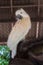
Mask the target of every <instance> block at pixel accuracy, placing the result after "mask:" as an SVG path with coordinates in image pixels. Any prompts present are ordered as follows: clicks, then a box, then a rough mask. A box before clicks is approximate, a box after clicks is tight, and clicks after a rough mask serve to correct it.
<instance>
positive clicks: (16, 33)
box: [7, 9, 31, 58]
mask: <svg viewBox="0 0 43 65" xmlns="http://www.w3.org/2000/svg"><path fill="white" fill-rule="evenodd" d="M18 11H19V14H20V12H23V13H22V16H23V18H22V19H21V20H19V21H17V22H16V23H15V25H14V27H13V28H12V30H11V32H10V34H9V37H8V41H7V45H8V47H9V48H10V50H11V51H12V58H14V56H15V55H16V50H17V45H18V43H19V42H20V41H21V40H22V39H24V38H25V36H26V35H27V33H28V32H29V30H30V29H31V20H30V17H29V15H28V14H27V13H26V12H25V11H24V10H23V9H20V10H17V11H16V15H17V14H18ZM24 14H25V15H24ZM20 15H21V14H20ZM26 16H27V17H26Z"/></svg>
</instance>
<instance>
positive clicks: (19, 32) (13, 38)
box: [7, 19, 27, 47]
mask: <svg viewBox="0 0 43 65" xmlns="http://www.w3.org/2000/svg"><path fill="white" fill-rule="evenodd" d="M26 31H27V22H25V20H24V19H23V20H20V21H19V22H17V23H16V24H15V25H14V27H13V29H12V30H11V33H10V35H9V38H8V44H7V45H8V46H13V47H14V46H15V44H17V43H18V42H19V41H21V40H22V39H23V38H24V36H25V35H26V34H25V33H26Z"/></svg>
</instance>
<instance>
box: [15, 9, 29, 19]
mask: <svg viewBox="0 0 43 65" xmlns="http://www.w3.org/2000/svg"><path fill="white" fill-rule="evenodd" d="M15 16H16V19H22V18H24V17H29V15H28V14H27V13H26V12H25V10H24V9H22V8H21V9H19V10H17V11H16V12H15Z"/></svg>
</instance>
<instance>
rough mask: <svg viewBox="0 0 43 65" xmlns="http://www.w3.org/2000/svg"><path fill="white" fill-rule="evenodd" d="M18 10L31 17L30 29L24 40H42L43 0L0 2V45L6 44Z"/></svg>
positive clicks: (0, 0) (4, 0) (9, 0)
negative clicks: (21, 9) (22, 10)
mask: <svg viewBox="0 0 43 65" xmlns="http://www.w3.org/2000/svg"><path fill="white" fill-rule="evenodd" d="M20 8H23V9H24V10H26V12H27V13H28V14H29V15H30V17H31V23H32V27H31V30H30V31H29V33H28V34H27V36H26V39H27V40H33V39H36V38H43V0H0V44H7V39H8V36H9V34H10V31H11V29H12V27H13V26H14V24H15V11H16V10H17V9H20Z"/></svg>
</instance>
